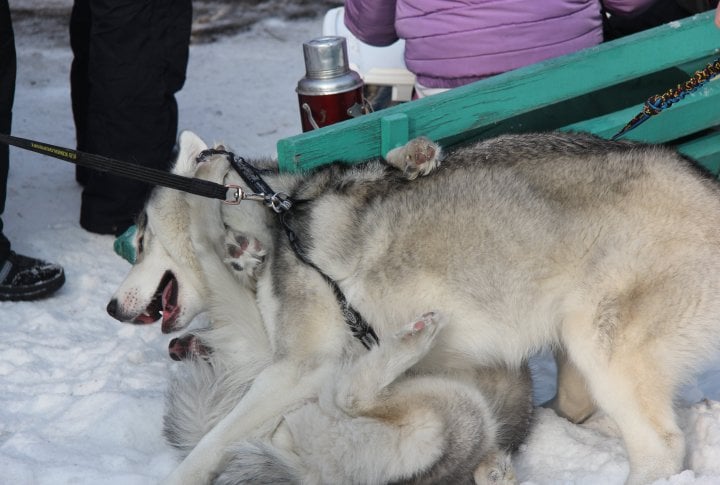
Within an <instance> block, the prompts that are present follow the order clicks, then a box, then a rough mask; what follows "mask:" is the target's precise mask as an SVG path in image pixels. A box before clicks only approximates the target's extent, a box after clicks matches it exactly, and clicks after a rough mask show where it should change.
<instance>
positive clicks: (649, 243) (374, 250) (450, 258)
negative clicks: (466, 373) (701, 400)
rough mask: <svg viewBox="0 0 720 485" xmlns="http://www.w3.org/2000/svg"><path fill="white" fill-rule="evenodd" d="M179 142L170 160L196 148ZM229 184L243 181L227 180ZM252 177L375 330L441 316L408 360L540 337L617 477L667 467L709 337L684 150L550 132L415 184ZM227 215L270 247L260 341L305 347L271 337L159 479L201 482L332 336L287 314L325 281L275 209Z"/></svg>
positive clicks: (341, 175)
mask: <svg viewBox="0 0 720 485" xmlns="http://www.w3.org/2000/svg"><path fill="white" fill-rule="evenodd" d="M191 138H192V137H191V136H187V137H185V139H184V140H182V139H181V142H182V143H181V145H183V148H182V149H181V156H182V157H195V156H196V155H197V153H198V152H200V151H201V150H203V149H204V148H205V144H204V143H202V142H201V141H200V140H197V139H195V140H192V139H191ZM213 163H224V162H223V157H219V158H218V159H217V160H215V161H214V162H213ZM226 181H227V182H229V183H236V184H239V185H241V186H243V187H245V185H244V184H243V182H242V181H241V180H239V178H238V177H236V176H234V175H233V174H232V173H230V174H229V175H228V176H227V178H226ZM266 181H267V182H268V183H269V184H270V186H271V187H273V189H274V190H277V191H283V192H286V193H288V194H290V195H291V197H292V198H293V199H294V200H295V201H296V202H297V203H296V205H295V207H294V209H293V210H292V212H291V213H290V214H289V215H288V216H287V219H286V221H287V224H288V225H289V226H290V228H291V230H292V232H293V233H294V234H295V235H296V236H297V240H298V242H299V245H300V250H301V251H302V252H303V253H304V254H305V256H306V258H307V259H308V260H309V261H310V262H312V264H313V265H314V266H315V267H317V268H319V269H320V270H321V271H322V272H323V273H325V274H326V275H328V276H329V277H330V278H332V279H333V280H334V281H336V282H337V284H338V285H339V287H340V288H341V290H342V292H343V293H344V295H345V296H346V298H347V299H348V301H349V302H350V303H351V304H352V306H353V307H354V308H355V309H357V310H358V311H359V313H360V314H361V315H363V316H364V318H365V319H366V320H367V321H369V322H372V324H373V326H374V327H375V330H376V332H377V333H378V335H379V337H380V341H383V340H385V339H388V338H391V336H392V335H394V334H395V333H397V332H398V331H399V329H401V328H402V326H403V325H405V324H406V322H408V321H412V319H413V318H414V315H418V314H421V313H423V312H424V311H426V310H427V309H428V308H432V309H436V310H437V311H438V312H439V313H441V314H443V315H445V316H446V317H447V320H448V323H447V326H446V328H445V329H444V331H443V332H442V333H441V334H440V335H439V336H438V338H437V339H436V343H435V345H434V346H433V348H432V349H431V350H430V351H429V352H428V354H427V355H426V356H425V357H424V358H423V359H422V360H421V361H420V362H419V363H418V364H417V365H416V366H415V369H416V370H417V371H420V372H421V371H422V370H423V369H458V370H462V369H471V368H476V367H478V366H483V365H488V364H496V363H505V364H506V365H509V366H517V365H520V363H522V362H524V360H525V359H526V358H527V357H528V356H529V355H531V354H532V353H533V352H535V351H537V350H538V349H540V348H542V347H544V346H556V347H557V348H561V349H562V352H563V353H564V355H566V357H567V359H568V361H569V362H570V363H571V364H572V365H573V366H574V367H575V368H576V370H577V372H576V374H575V376H576V377H579V378H580V379H581V381H582V382H581V384H583V385H585V384H586V386H587V390H588V391H589V393H590V396H591V399H592V401H593V402H594V403H595V404H596V405H597V406H598V407H599V408H600V409H602V410H604V411H605V412H606V413H607V414H608V415H609V416H610V417H611V418H613V419H614V420H615V422H616V423H617V424H618V426H619V428H620V429H621V432H622V434H623V438H624V441H625V445H626V449H627V452H628V457H629V461H630V475H629V477H628V482H629V483H647V482H651V481H653V480H655V479H658V478H662V477H667V476H669V475H672V474H675V473H677V472H679V471H680V470H681V469H682V467H683V459H684V454H685V446H684V437H683V433H682V431H681V430H680V428H679V427H678V424H677V420H676V416H675V412H674V409H673V396H674V394H675V392H676V389H677V387H678V386H679V385H680V384H681V383H682V382H683V380H686V379H688V378H690V377H691V375H692V373H693V372H694V371H696V370H697V369H698V367H699V366H701V365H702V364H703V362H704V361H705V360H707V359H708V358H709V357H711V356H712V355H714V354H716V353H717V351H718V349H719V348H720V323H719V322H718V318H719V315H720V259H718V258H717V252H718V249H720V222H718V221H720V190H719V187H718V184H717V182H716V181H715V180H712V179H711V178H710V177H707V176H705V175H704V174H703V173H701V171H700V170H699V169H698V168H696V167H695V166H694V165H693V164H692V163H691V162H690V161H688V160H686V159H683V158H682V157H680V156H679V155H677V154H676V153H675V152H673V151H672V150H670V149H666V148H663V147H659V146H648V145H641V144H636V143H629V142H609V141H606V140H602V139H599V138H596V137H593V136H589V135H582V134H562V133H547V134H526V135H508V136H501V137H498V138H495V139H492V140H488V141H484V142H480V143H477V144H474V145H471V146H467V147H465V148H462V149H458V150H456V151H454V152H451V153H449V154H447V155H446V157H445V161H444V163H443V165H442V166H441V167H440V168H438V169H437V170H436V171H435V172H434V173H433V174H432V175H430V176H428V177H422V178H419V179H417V180H414V181H412V182H409V181H407V180H406V179H405V178H404V177H403V176H401V175H399V174H393V173H390V172H389V171H388V169H387V168H386V167H384V166H382V165H381V164H379V163H377V162H368V163H366V164H363V165H358V166H345V165H340V164H333V165H329V166H326V167H322V168H320V169H317V170H315V171H313V172H311V173H307V174H300V175H294V176H293V175H274V176H273V175H268V176H267V177H266ZM223 221H224V222H225V224H227V225H228V226H229V227H230V228H233V229H235V230H238V231H240V232H242V233H246V234H252V235H253V237H256V238H257V239H258V240H259V241H261V242H262V244H263V245H264V246H265V247H266V248H267V249H268V252H269V254H271V255H272V257H271V261H270V268H268V269H269V270H266V271H265V272H264V274H263V275H261V276H260V278H259V280H258V285H257V290H258V300H259V302H260V309H261V311H262V312H263V316H264V319H265V320H266V321H269V322H273V325H275V327H274V328H271V329H270V330H271V340H273V341H279V342H282V341H283V340H282V339H277V336H278V335H280V336H283V335H284V336H287V337H288V338H289V339H290V341H293V342H295V341H303V342H305V343H306V346H305V347H303V348H301V349H297V348H292V347H286V348H282V349H280V352H279V353H278V354H277V355H278V358H276V359H275V361H274V362H273V364H272V365H270V366H269V367H268V368H266V369H265V370H264V371H263V372H261V373H260V375H258V377H257V378H256V379H255V381H254V383H253V385H252V386H251V388H250V390H249V391H248V393H247V394H246V396H245V397H244V398H243V399H242V400H241V401H240V402H239V403H238V405H237V406H236V407H235V408H234V409H233V410H232V411H231V412H230V413H229V414H228V415H227V416H226V417H225V418H224V419H223V420H221V421H220V423H219V424H218V425H217V426H216V427H215V428H213V429H212V430H211V431H210V432H209V433H208V434H207V435H205V437H204V438H203V439H202V440H201V441H200V443H198V445H197V446H196V447H195V448H194V449H193V451H192V452H191V453H190V455H188V457H187V458H186V459H185V460H184V461H183V463H181V465H180V466H179V467H178V468H177V469H176V470H175V471H174V472H173V473H172V474H171V475H170V477H169V478H168V480H167V483H173V484H177V483H199V482H202V481H207V480H208V479H210V478H211V477H212V476H213V475H214V473H215V472H216V470H217V468H218V466H219V464H220V463H221V462H222V460H223V457H222V456H219V455H218V454H217V450H218V449H222V448H223V447H224V446H227V445H228V444H230V443H232V442H234V441H236V440H237V439H239V438H240V437H243V436H247V435H248V433H252V431H253V430H254V429H257V428H258V427H259V426H260V425H261V423H263V422H265V421H267V419H268V417H270V416H272V415H275V414H278V412H279V409H286V408H287V406H289V405H291V403H294V402H297V401H298V400H301V399H303V398H304V396H306V394H307V392H308V391H307V389H313V391H312V392H315V391H314V390H315V389H318V388H319V384H318V381H321V380H322V379H323V378H324V377H325V376H326V375H327V370H326V369H325V366H324V365H323V362H324V361H325V357H327V356H330V355H332V353H333V350H332V349H334V348H336V347H337V345H336V343H335V341H334V339H336V338H339V337H337V336H333V335H332V333H331V332H328V330H327V328H322V329H321V328H319V326H314V325H313V323H312V319H306V318H304V315H302V314H301V313H299V310H298V309H299V308H302V307H303V306H304V304H305V303H306V302H307V301H310V300H312V299H313V298H314V297H315V294H316V292H317V288H321V287H322V286H321V285H320V282H322V281H323V280H322V277H321V276H319V275H318V274H317V272H316V271H315V269H313V268H310V267H308V266H303V265H302V263H299V262H298V261H297V259H296V257H295V255H294V254H293V251H292V248H291V247H290V246H289V244H288V242H287V238H286V234H285V232H284V230H283V228H282V226H281V224H280V223H279V222H278V220H277V218H276V217H275V216H274V215H272V214H270V213H269V212H268V211H266V210H265V209H264V208H262V207H260V206H258V205H252V204H245V205H243V206H240V207H232V208H224V209H223ZM293 273H294V274H293ZM280 275H283V277H281V276H280ZM285 275H290V276H289V277H285ZM321 300H322V301H328V300H329V298H322V299H321ZM328 311H332V309H330V308H317V309H314V310H313V313H314V314H322V313H327V312H328ZM337 334H338V335H341V334H342V332H341V331H340V330H338V332H337ZM320 335H322V336H323V338H319V337H315V336H320ZM300 336H303V338H301V337H300ZM308 336H311V337H308ZM300 368H302V369H303V372H302V373H301V374H302V375H298V372H297V371H294V370H293V369H300ZM575 380H576V381H577V380H578V379H575ZM579 387H582V385H581V386H579ZM576 390H577V389H576ZM580 394H582V392H580Z"/></svg>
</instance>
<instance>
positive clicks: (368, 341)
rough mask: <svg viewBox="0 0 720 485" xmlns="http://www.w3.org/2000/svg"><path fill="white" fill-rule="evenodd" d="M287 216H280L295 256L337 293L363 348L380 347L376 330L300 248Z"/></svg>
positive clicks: (347, 322) (344, 316) (342, 309)
mask: <svg viewBox="0 0 720 485" xmlns="http://www.w3.org/2000/svg"><path fill="white" fill-rule="evenodd" d="M287 215H288V213H287V212H284V213H281V214H280V223H281V224H282V226H283V228H284V229H285V234H287V238H288V242H289V243H290V247H291V248H292V250H293V252H294V253H295V256H297V258H298V259H299V260H300V261H302V262H303V263H305V264H306V265H308V266H310V267H311V268H313V269H314V270H315V271H317V272H318V273H320V275H321V276H322V277H323V279H324V280H325V281H326V282H327V284H328V285H330V287H331V288H332V290H333V293H335V298H336V299H337V301H338V304H339V305H340V311H341V312H342V314H343V318H344V319H345V323H346V324H347V326H348V327H350V330H351V331H352V334H353V336H354V337H355V338H356V339H358V340H360V343H362V344H363V346H364V347H365V348H366V349H368V350H370V347H372V346H373V345H378V344H379V343H380V339H379V338H378V336H377V334H376V333H375V330H374V329H373V328H372V326H371V325H370V324H369V323H368V322H367V321H366V320H365V319H364V318H363V317H362V315H360V313H358V311H357V310H355V309H354V308H353V307H352V306H351V305H350V303H349V302H348V301H347V298H345V294H344V293H343V292H342V290H341V289H340V287H339V286H338V284H337V282H336V281H335V280H334V279H332V278H330V277H329V276H328V275H326V274H325V273H324V272H323V271H322V270H321V269H320V268H318V266H317V265H316V264H315V263H313V262H312V261H310V260H309V259H308V258H307V256H306V255H305V252H304V251H303V249H302V246H300V241H299V240H298V238H297V235H296V234H295V231H293V230H292V228H291V227H290V225H289V224H288V221H287Z"/></svg>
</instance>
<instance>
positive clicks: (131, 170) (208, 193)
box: [0, 133, 254, 204]
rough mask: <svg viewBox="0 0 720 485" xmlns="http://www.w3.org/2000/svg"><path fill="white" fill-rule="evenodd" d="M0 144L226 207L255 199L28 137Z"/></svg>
mask: <svg viewBox="0 0 720 485" xmlns="http://www.w3.org/2000/svg"><path fill="white" fill-rule="evenodd" d="M0 142H3V143H5V144H7V145H12V146H15V147H18V148H22V149H25V150H29V151H31V152H36V153H40V154H42V155H47V156H49V157H54V158H59V159H60V160H65V161H66V162H70V163H74V164H76V165H82V166H83V167H89V168H93V169H95V170H99V171H102V172H108V173H112V174H115V175H119V176H121V177H125V178H130V179H133V180H138V181H140V182H145V183H147V184H151V185H161V186H163V187H168V188H171V189H175V190H181V191H183V192H188V193H191V194H195V195H199V196H202V197H208V198H211V199H220V200H222V201H224V202H226V203H228V204H239V203H240V201H242V200H246V199H253V198H254V197H253V195H252V194H245V193H244V192H243V191H242V189H240V187H234V186H225V185H220V184H216V183H215V182H211V181H209V180H202V179H196V178H191V177H183V176H181V175H176V174H173V173H170V172H166V171H163V170H157V169H154V168H149V167H145V166H143V165H139V164H136V163H129V162H123V161H120V160H115V159H112V158H109V157H104V156H102V155H94V154H92V153H85V152H81V151H77V150H71V149H70V148H63V147H59V146H56V145H50V144H47V143H41V142H39V141H34V140H29V139H27V138H20V137H17V136H12V135H5V134H3V133H0Z"/></svg>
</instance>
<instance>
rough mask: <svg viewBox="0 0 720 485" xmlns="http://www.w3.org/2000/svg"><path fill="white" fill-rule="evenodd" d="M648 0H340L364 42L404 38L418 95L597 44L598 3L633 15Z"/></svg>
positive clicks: (614, 13)
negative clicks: (540, 0) (343, 0)
mask: <svg viewBox="0 0 720 485" xmlns="http://www.w3.org/2000/svg"><path fill="white" fill-rule="evenodd" d="M655 2H656V0H604V1H603V2H600V1H599V0H546V1H543V2H539V1H531V0H494V1H488V0H474V1H471V0H413V1H410V0H346V1H345V25H346V26H347V28H348V29H349V30H350V31H351V32H352V33H353V34H354V35H355V36H356V37H358V38H359V39H360V40H361V41H363V42H365V43H367V44H370V45H375V46H384V45H390V44H392V43H393V42H395V41H396V40H397V39H398V38H401V39H405V64H406V65H407V68H408V69H409V70H410V71H412V72H413V73H414V74H415V75H416V77H417V81H416V91H417V94H418V96H420V97H422V96H423V95H424V94H432V93H433V92H434V91H437V90H445V89H447V88H453V87H457V86H462V85H464V84H468V83H470V82H473V81H477V80H479V79H482V78H485V77H488V76H493V75H495V74H500V73H502V72H505V71H509V70H511V69H516V68H519V67H522V66H525V65H528V64H532V63H535V62H539V61H542V60H545V59H549V58H552V57H557V56H561V55H564V54H569V53H571V52H575V51H578V50H580V49H584V48H587V47H591V46H594V45H597V44H599V43H601V42H602V41H603V18H604V14H603V12H602V9H603V8H604V10H605V11H606V12H607V13H608V14H610V15H611V16H633V15H638V14H640V13H641V12H643V11H644V10H645V9H647V8H649V7H650V6H651V5H652V4H653V3H655ZM601 3H602V5H601ZM438 88H439V89H438Z"/></svg>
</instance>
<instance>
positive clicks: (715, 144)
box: [678, 131, 720, 176]
mask: <svg viewBox="0 0 720 485" xmlns="http://www.w3.org/2000/svg"><path fill="white" fill-rule="evenodd" d="M678 151H679V152H680V153H682V154H684V155H687V156H688V157H690V158H692V159H693V160H697V162H698V163H700V165H702V166H704V167H705V168H707V169H708V170H709V171H710V173H713V174H715V175H716V176H717V175H719V174H720V131H713V132H710V133H709V134H707V135H704V136H701V137H698V138H696V139H694V140H691V141H688V142H686V143H683V144H681V145H678Z"/></svg>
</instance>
